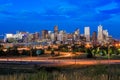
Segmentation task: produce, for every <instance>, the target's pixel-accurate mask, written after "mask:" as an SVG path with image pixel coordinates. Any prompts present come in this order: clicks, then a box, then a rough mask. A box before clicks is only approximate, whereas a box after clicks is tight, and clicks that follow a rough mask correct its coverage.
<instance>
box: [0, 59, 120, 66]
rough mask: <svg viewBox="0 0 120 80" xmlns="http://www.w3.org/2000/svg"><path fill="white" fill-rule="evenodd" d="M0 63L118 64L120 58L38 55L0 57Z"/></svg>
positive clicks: (44, 64) (56, 64)
mask: <svg viewBox="0 0 120 80" xmlns="http://www.w3.org/2000/svg"><path fill="white" fill-rule="evenodd" d="M0 63H9V64H12V63H14V64H37V65H41V66H63V65H75V64H77V65H96V64H120V60H88V59H60V60H58V59H48V58H39V57H33V58H32V57H27V58H0Z"/></svg>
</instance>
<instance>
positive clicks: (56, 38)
mask: <svg viewBox="0 0 120 80" xmlns="http://www.w3.org/2000/svg"><path fill="white" fill-rule="evenodd" d="M54 35H55V36H54V37H55V38H54V39H55V41H57V40H58V37H57V35H58V26H55V27H54Z"/></svg>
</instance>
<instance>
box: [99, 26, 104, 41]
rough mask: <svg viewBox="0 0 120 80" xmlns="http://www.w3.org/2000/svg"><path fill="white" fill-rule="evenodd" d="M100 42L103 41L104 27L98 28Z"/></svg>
mask: <svg viewBox="0 0 120 80" xmlns="http://www.w3.org/2000/svg"><path fill="white" fill-rule="evenodd" d="M98 41H100V42H101V41H103V29H102V25H99V26H98Z"/></svg>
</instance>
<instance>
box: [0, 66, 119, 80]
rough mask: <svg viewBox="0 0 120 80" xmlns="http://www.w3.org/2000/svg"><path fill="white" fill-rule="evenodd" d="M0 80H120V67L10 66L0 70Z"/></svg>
mask: <svg viewBox="0 0 120 80" xmlns="http://www.w3.org/2000/svg"><path fill="white" fill-rule="evenodd" d="M0 80H120V65H119V64H114V65H94V66H80V65H71V66H62V67H40V66H36V65H29V66H28V65H20V66H19V65H9V67H6V68H2V67H1V68H0Z"/></svg>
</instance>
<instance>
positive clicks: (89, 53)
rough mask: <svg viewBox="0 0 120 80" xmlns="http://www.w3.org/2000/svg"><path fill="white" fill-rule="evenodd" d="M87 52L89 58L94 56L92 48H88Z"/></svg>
mask: <svg viewBox="0 0 120 80" xmlns="http://www.w3.org/2000/svg"><path fill="white" fill-rule="evenodd" d="M86 52H87V58H93V55H92V51H91V49H87V50H86Z"/></svg>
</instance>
